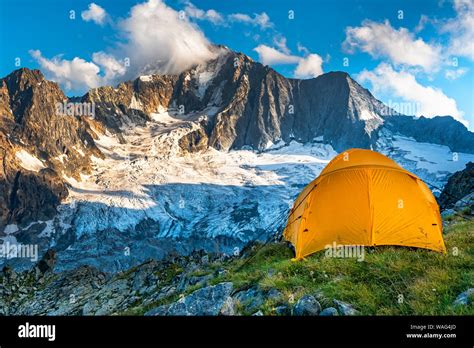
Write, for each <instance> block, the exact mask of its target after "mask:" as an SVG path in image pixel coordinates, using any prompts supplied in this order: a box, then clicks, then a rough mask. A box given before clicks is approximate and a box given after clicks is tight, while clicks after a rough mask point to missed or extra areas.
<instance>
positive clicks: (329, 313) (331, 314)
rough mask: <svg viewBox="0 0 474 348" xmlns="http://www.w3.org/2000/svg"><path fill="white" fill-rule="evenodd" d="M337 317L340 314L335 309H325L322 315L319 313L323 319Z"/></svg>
mask: <svg viewBox="0 0 474 348" xmlns="http://www.w3.org/2000/svg"><path fill="white" fill-rule="evenodd" d="M336 315H339V313H338V312H337V309H336V308H334V307H328V308H324V309H323V310H322V311H321V313H319V316H321V317H334V316H336Z"/></svg>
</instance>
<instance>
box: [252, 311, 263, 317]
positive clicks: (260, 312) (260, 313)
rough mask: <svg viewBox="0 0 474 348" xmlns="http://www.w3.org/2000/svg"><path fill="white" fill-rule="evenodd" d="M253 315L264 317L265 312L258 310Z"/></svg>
mask: <svg viewBox="0 0 474 348" xmlns="http://www.w3.org/2000/svg"><path fill="white" fill-rule="evenodd" d="M252 316H253V317H263V312H262V311H260V310H259V311H258V312H255V313H254V314H252Z"/></svg>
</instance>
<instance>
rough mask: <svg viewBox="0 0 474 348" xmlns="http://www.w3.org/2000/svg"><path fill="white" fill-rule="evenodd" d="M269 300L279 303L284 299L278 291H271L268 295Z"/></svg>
mask: <svg viewBox="0 0 474 348" xmlns="http://www.w3.org/2000/svg"><path fill="white" fill-rule="evenodd" d="M267 298H268V299H269V300H274V301H278V300H281V299H282V298H283V294H282V293H281V292H280V291H279V290H277V289H270V290H269V291H268V293H267Z"/></svg>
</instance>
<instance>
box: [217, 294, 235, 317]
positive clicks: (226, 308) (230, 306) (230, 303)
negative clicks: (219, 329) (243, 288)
mask: <svg viewBox="0 0 474 348" xmlns="http://www.w3.org/2000/svg"><path fill="white" fill-rule="evenodd" d="M219 314H220V315H227V316H230V315H235V304H234V300H233V298H232V297H230V296H229V297H227V298H226V300H225V302H224V305H223V306H222V308H221V311H220V313H219Z"/></svg>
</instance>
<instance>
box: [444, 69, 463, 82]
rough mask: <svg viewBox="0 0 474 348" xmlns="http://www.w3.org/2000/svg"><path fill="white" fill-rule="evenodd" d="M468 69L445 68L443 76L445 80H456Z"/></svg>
mask: <svg viewBox="0 0 474 348" xmlns="http://www.w3.org/2000/svg"><path fill="white" fill-rule="evenodd" d="M468 70H469V69H467V68H458V69H447V70H445V71H444V77H445V78H446V79H447V80H451V81H453V80H457V79H458V78H460V77H461V76H463V75H464V74H466V73H467V72H468Z"/></svg>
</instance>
